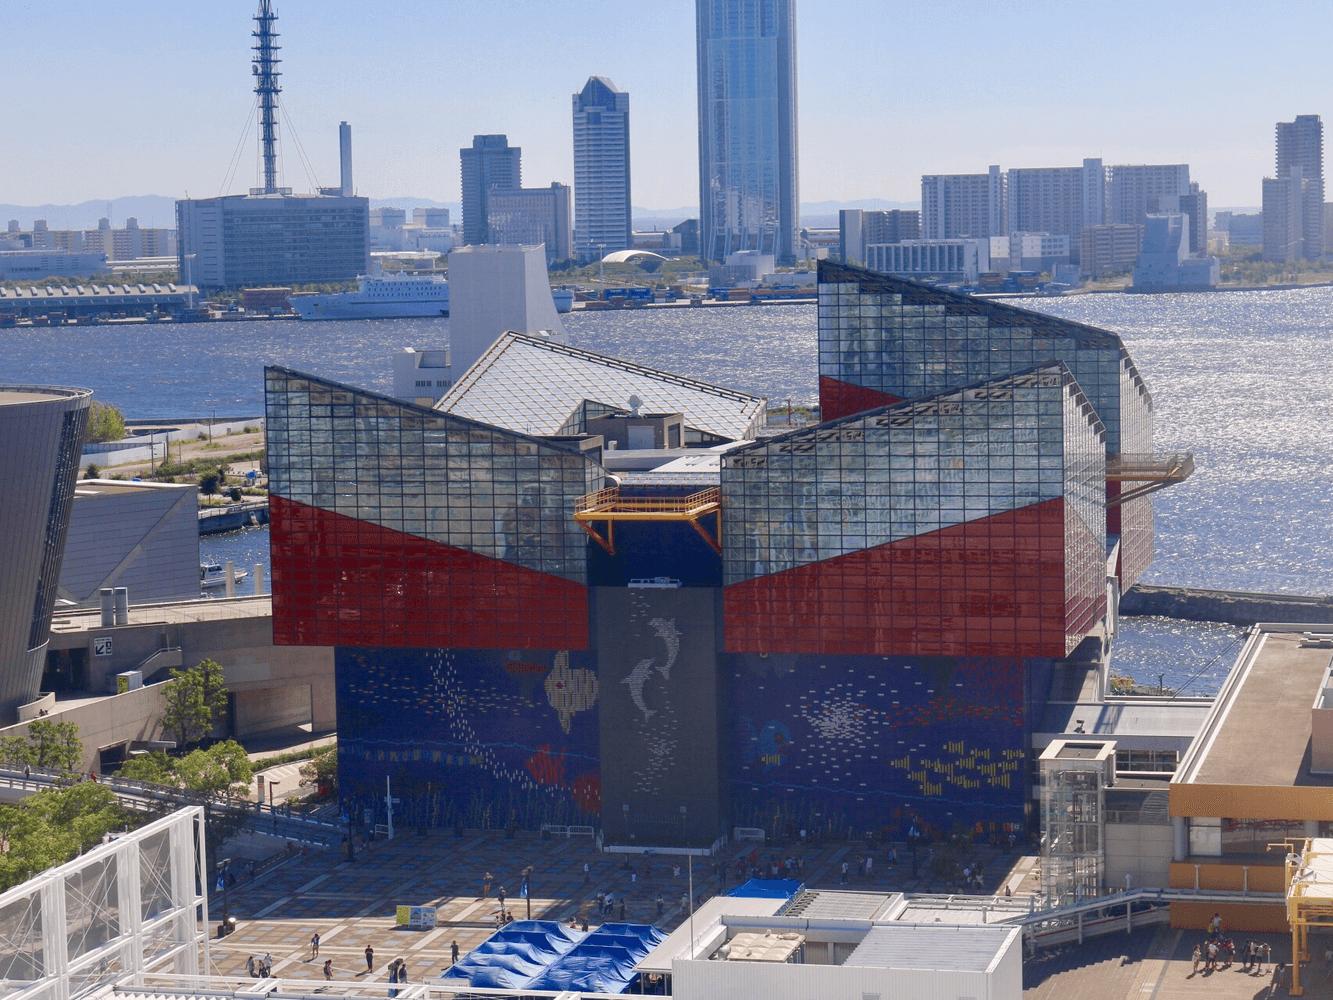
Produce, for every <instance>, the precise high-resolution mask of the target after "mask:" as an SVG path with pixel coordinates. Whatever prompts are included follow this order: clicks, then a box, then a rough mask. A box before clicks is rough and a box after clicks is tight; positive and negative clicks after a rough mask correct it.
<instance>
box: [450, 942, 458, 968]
mask: <svg viewBox="0 0 1333 1000" xmlns="http://www.w3.org/2000/svg"><path fill="white" fill-rule="evenodd" d="M449 964H450V965H457V964H458V942H457V941H450V942H449Z"/></svg>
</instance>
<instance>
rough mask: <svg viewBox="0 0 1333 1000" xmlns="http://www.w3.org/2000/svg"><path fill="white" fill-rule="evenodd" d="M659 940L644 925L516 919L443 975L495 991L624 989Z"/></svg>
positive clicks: (653, 929)
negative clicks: (590, 927) (586, 928)
mask: <svg viewBox="0 0 1333 1000" xmlns="http://www.w3.org/2000/svg"><path fill="white" fill-rule="evenodd" d="M664 940H666V935H665V934H663V933H662V932H661V931H659V930H658V929H657V928H656V927H651V926H648V925H646V924H603V925H602V926H601V927H598V928H597V929H596V930H594V931H590V932H589V933H587V934H584V933H583V932H582V931H577V930H574V929H573V928H570V927H565V926H562V925H561V924H559V923H556V922H555V921H552V920H518V921H515V922H514V923H512V924H509V925H508V926H507V927H503V928H501V929H500V930H498V931H496V932H495V933H494V934H492V935H491V936H490V937H489V938H487V939H486V940H485V941H483V942H482V943H481V944H480V945H478V946H477V947H476V948H474V949H473V950H472V951H470V952H469V953H468V955H467V957H466V958H464V959H463V960H462V961H460V962H458V963H457V964H456V965H454V966H452V967H451V968H449V969H446V970H445V972H444V975H445V976H446V977H447V978H450V979H466V980H467V981H468V983H469V985H472V986H478V987H491V988H495V989H514V990H518V989H532V990H556V991H560V990H576V991H584V992H589V993H623V992H624V991H625V988H626V987H627V986H628V985H629V983H630V981H631V980H632V979H633V978H634V966H635V965H637V964H638V963H639V962H640V961H641V960H642V959H643V958H644V956H646V955H647V954H648V952H650V951H652V950H653V948H655V947H656V946H657V945H658V944H659V943H660V942H662V941H664Z"/></svg>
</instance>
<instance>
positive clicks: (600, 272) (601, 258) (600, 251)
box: [597, 243, 606, 302]
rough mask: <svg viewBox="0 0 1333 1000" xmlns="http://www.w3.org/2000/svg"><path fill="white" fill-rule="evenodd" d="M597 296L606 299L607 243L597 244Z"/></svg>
mask: <svg viewBox="0 0 1333 1000" xmlns="http://www.w3.org/2000/svg"><path fill="white" fill-rule="evenodd" d="M597 297H598V298H599V299H601V300H602V301H603V302H605V301H606V244H605V243H598V244H597Z"/></svg>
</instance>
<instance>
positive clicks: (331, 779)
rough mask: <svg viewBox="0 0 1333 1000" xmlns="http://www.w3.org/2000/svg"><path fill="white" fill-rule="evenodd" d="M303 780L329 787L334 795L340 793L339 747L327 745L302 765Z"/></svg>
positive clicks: (318, 786) (318, 785)
mask: <svg viewBox="0 0 1333 1000" xmlns="http://www.w3.org/2000/svg"><path fill="white" fill-rule="evenodd" d="M300 773H301V780H302V781H305V782H308V783H310V784H312V785H314V786H315V787H316V788H328V789H329V790H330V792H331V794H333V795H337V794H338V747H337V745H336V744H335V745H334V746H331V747H325V748H324V749H322V750H320V751H319V753H317V754H315V756H314V757H312V758H310V761H309V762H308V763H305V764H302V765H301V772H300Z"/></svg>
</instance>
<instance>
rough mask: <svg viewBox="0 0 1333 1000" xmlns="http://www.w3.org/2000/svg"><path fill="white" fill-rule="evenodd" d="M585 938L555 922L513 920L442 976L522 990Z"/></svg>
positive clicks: (471, 982) (472, 983)
mask: <svg viewBox="0 0 1333 1000" xmlns="http://www.w3.org/2000/svg"><path fill="white" fill-rule="evenodd" d="M585 936H586V935H584V934H583V933H582V932H581V931H576V930H574V929H573V928H569V927H564V926H562V925H561V924H560V923H559V922H558V921H555V920H515V921H514V922H513V923H512V924H507V925H506V926H504V927H501V928H500V929H499V930H497V931H496V932H495V933H494V934H492V935H491V936H490V937H488V938H487V939H486V940H485V941H483V942H482V943H481V944H480V945H478V946H477V947H476V948H474V949H473V950H472V951H470V952H468V954H467V957H465V958H464V959H463V960H462V961H460V962H458V963H457V964H456V965H454V966H453V967H452V968H449V969H446V970H445V972H444V975H445V976H447V977H449V978H450V979H466V980H467V981H468V982H469V984H470V985H472V986H486V987H491V988H493V989H521V988H522V987H523V986H525V985H527V983H528V981H529V980H530V979H532V978H533V977H534V976H537V975H540V974H541V973H542V972H543V971H544V970H545V969H546V968H547V967H548V966H550V964H551V963H552V962H554V961H556V959H558V958H559V957H560V956H561V955H563V954H565V953H566V952H567V951H569V950H570V949H571V948H573V947H574V946H575V945H576V944H577V943H578V942H579V941H580V940H582V939H583V938H584V937H585Z"/></svg>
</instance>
